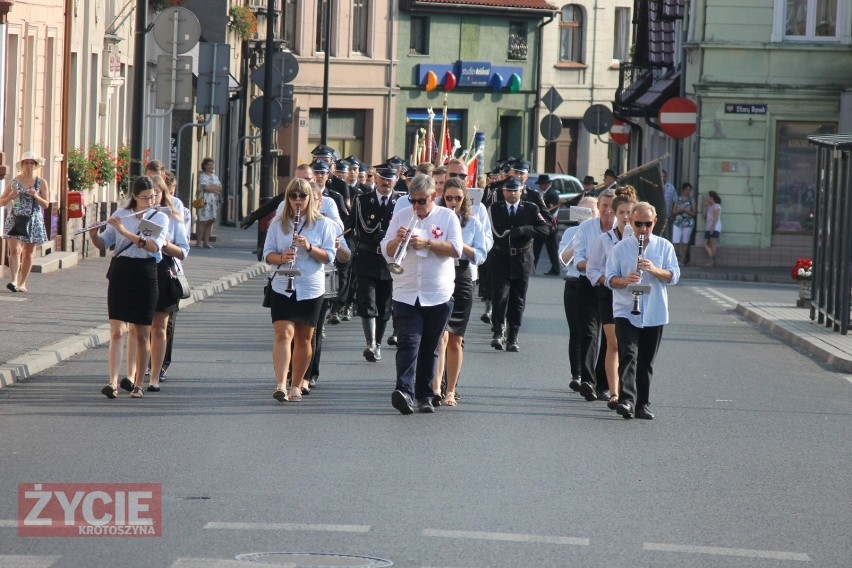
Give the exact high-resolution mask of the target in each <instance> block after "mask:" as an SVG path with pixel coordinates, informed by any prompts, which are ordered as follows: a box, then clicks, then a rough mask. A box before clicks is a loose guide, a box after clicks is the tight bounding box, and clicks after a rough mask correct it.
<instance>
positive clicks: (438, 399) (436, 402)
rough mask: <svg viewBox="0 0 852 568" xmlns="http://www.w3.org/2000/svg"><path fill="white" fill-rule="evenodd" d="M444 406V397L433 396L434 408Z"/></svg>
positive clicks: (440, 395) (439, 395)
mask: <svg viewBox="0 0 852 568" xmlns="http://www.w3.org/2000/svg"><path fill="white" fill-rule="evenodd" d="M442 404H444V395H442V394H436V395H432V406H441V405H442Z"/></svg>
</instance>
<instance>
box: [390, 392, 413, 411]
mask: <svg viewBox="0 0 852 568" xmlns="http://www.w3.org/2000/svg"><path fill="white" fill-rule="evenodd" d="M391 404H392V405H393V407H394V408H396V409H397V410H399V411H400V412H401V413H402V414H406V415H408V414H414V407H413V405H412V404H411V397H409V396H408V395H407V394H405V393H404V392H402V391H401V390H395V391H393V394H392V395H391Z"/></svg>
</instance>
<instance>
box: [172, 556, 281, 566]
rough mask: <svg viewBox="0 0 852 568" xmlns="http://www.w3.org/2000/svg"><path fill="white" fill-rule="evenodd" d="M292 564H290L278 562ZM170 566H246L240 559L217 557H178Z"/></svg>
mask: <svg viewBox="0 0 852 568" xmlns="http://www.w3.org/2000/svg"><path fill="white" fill-rule="evenodd" d="M277 566H279V568H280V567H281V566H293V565H292V564H278V565H277ZM171 568H246V563H245V562H242V561H240V560H220V559H218V558H178V559H177V560H175V561H174V562H173V563H172V566H171Z"/></svg>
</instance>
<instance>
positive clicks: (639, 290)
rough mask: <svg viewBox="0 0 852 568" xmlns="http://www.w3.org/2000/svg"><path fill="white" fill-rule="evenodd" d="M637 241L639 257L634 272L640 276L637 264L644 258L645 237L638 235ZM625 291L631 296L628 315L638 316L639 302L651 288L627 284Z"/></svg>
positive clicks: (639, 312) (646, 285)
mask: <svg viewBox="0 0 852 568" xmlns="http://www.w3.org/2000/svg"><path fill="white" fill-rule="evenodd" d="M636 238H637V239H638V240H639V256H638V258H637V259H636V272H638V273H639V274H642V270H641V269H640V268H639V262H640V261H641V260H642V259H643V258H644V256H643V255H644V253H645V235H643V234H640V235H638V236H637V237H636ZM627 290H628V292H630V293H631V294H633V309H632V310H630V313H631V314H633V315H634V316H638V315H639V314H641V313H642V310H641V309H640V308H639V302H640V300H641V299H642V296H643V295H644V294H647V293H649V292H650V291H651V286H650V285H648V284H641V283H640V284H628V285H627Z"/></svg>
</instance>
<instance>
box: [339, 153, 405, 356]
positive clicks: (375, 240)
mask: <svg viewBox="0 0 852 568" xmlns="http://www.w3.org/2000/svg"><path fill="white" fill-rule="evenodd" d="M376 174H377V175H378V179H377V183H376V190H375V191H371V192H370V193H364V194H362V195H359V196H358V197H356V198H355V201H354V205H353V209H352V215H351V216H350V217H349V221H348V223H347V224H346V226H347V228H348V229H351V230H352V231H353V232H354V233H355V238H356V239H357V241H358V245H357V246H356V247H355V250H354V251H353V252H354V253H355V256H354V258H353V259H352V275H353V277H356V278H357V279H358V289H357V291H356V305H357V309H358V317H360V318H361V324H362V327H363V328H364V338H365V339H366V342H367V346H366V348H365V349H364V352H363V355H364V358H365V359H366V360H367V361H370V362H371V363H375V362H376V361H380V360H381V359H382V352H381V347H382V339H383V338H384V335H385V328H386V327H387V323H388V320H389V319H390V318H391V292H392V285H393V281H392V280H391V275H390V272H389V271H388V263H387V261H386V260H385V258H384V256H383V255H382V251H381V249H380V245H381V242H382V239H383V238H384V236H385V231H387V228H388V224H389V223H390V220H391V217H393V209H394V207H395V206H396V194H395V193H394V191H393V187H394V184H395V183H396V171H395V170H394V169H391V168H389V167H383V166H377V167H376Z"/></svg>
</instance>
